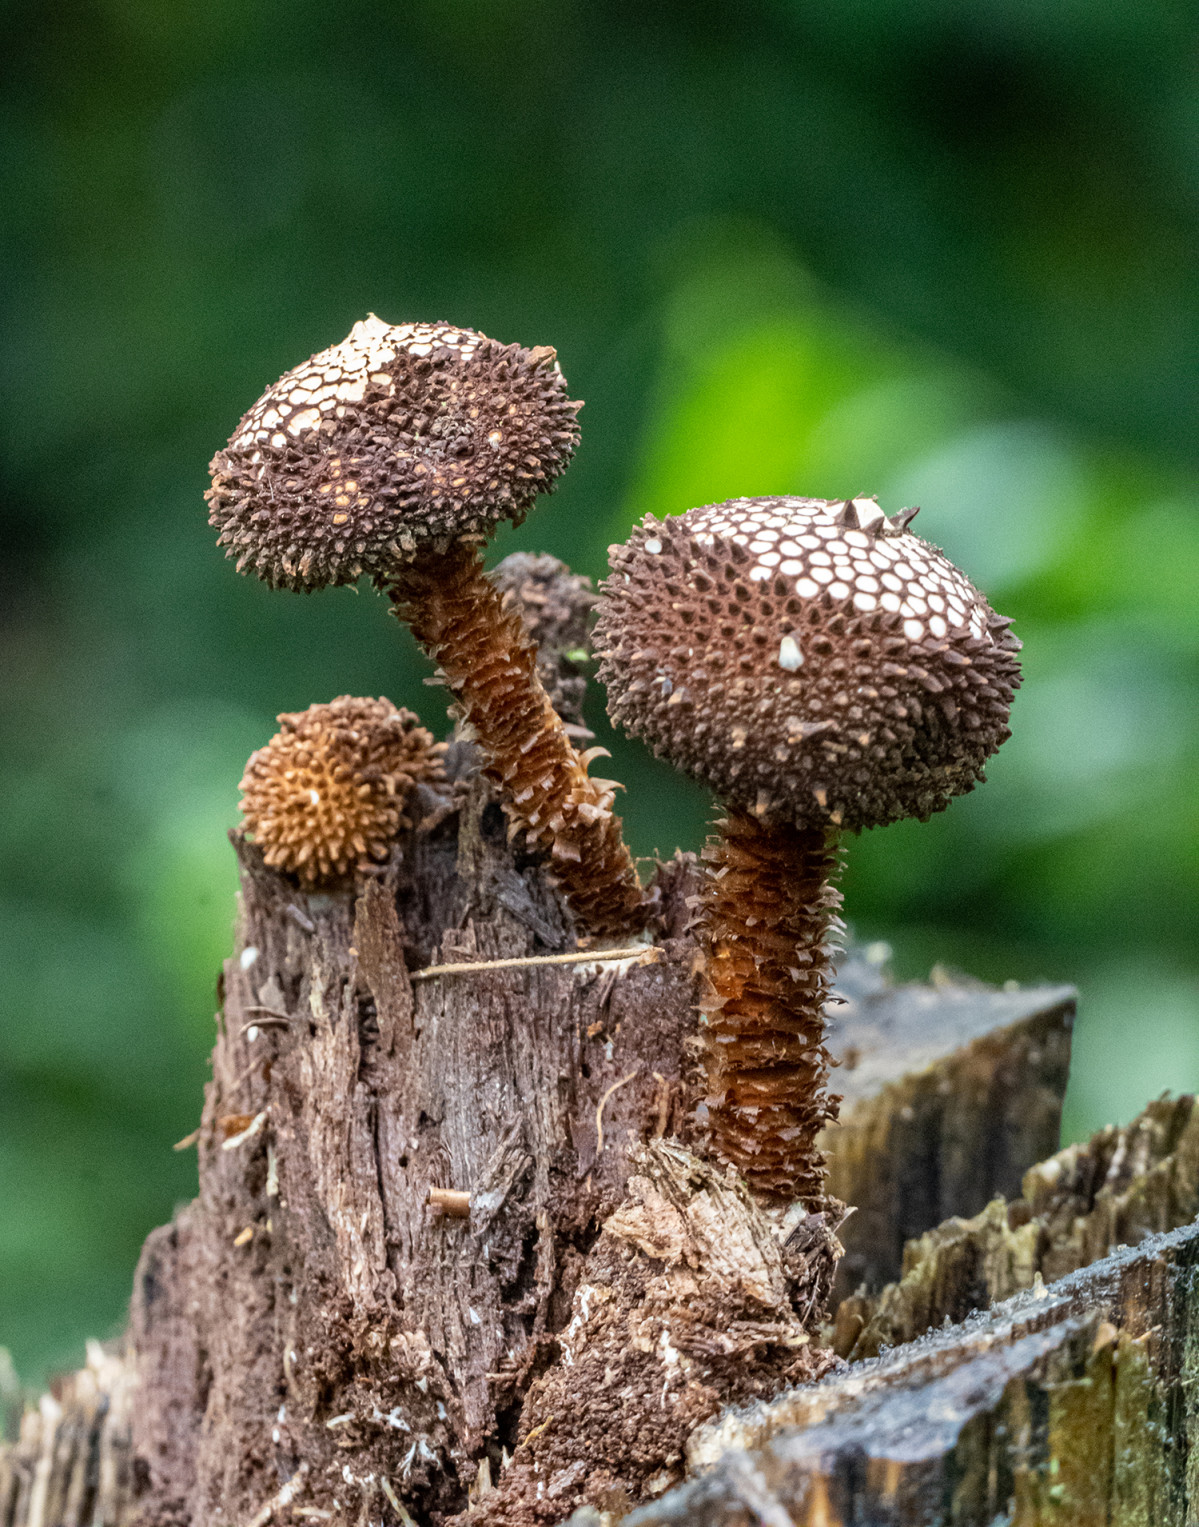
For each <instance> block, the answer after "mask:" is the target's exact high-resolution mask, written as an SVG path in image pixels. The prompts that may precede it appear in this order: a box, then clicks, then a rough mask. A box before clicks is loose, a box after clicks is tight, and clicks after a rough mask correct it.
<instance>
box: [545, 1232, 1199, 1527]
mask: <svg viewBox="0 0 1199 1527" xmlns="http://www.w3.org/2000/svg"><path fill="white" fill-rule="evenodd" d="M1197 1269H1199V1227H1196V1226H1195V1225H1188V1226H1186V1227H1185V1228H1183V1229H1180V1230H1176V1231H1173V1232H1172V1233H1170V1234H1168V1235H1161V1236H1152V1237H1150V1238H1149V1239H1147V1240H1146V1241H1144V1242H1143V1243H1142V1244H1141V1245H1140V1246H1139V1247H1136V1248H1133V1249H1124V1250H1121V1251H1118V1252H1116V1253H1114V1254H1113V1255H1112V1256H1110V1257H1107V1258H1105V1259H1103V1260H1102V1261H1100V1262H1098V1263H1096V1264H1095V1265H1094V1266H1093V1267H1090V1268H1087V1269H1084V1270H1082V1271H1080V1272H1076V1273H1072V1274H1070V1275H1069V1276H1068V1277H1066V1278H1063V1279H1061V1280H1060V1281H1059V1282H1057V1283H1055V1284H1054V1285H1053V1286H1052V1287H1049V1288H1046V1287H1040V1288H1037V1289H1035V1290H1033V1291H1031V1292H1028V1293H1023V1294H1018V1295H1016V1296H1015V1297H1014V1298H1012V1299H1011V1300H1009V1301H1007V1302H1006V1303H1004V1304H1002V1305H1000V1306H998V1307H997V1308H996V1309H994V1310H992V1311H991V1312H989V1313H987V1314H981V1315H977V1316H974V1317H973V1318H972V1319H970V1320H968V1321H967V1322H965V1323H964V1324H963V1325H960V1326H956V1327H952V1328H950V1329H948V1330H943V1331H939V1332H937V1333H935V1334H934V1335H930V1336H926V1337H924V1338H922V1339H921V1340H919V1341H917V1342H914V1343H912V1344H911V1345H909V1346H906V1347H902V1348H899V1349H897V1350H896V1351H894V1352H892V1353H891V1354H889V1355H888V1356H885V1357H881V1358H876V1359H873V1360H871V1361H867V1362H863V1363H860V1364H854V1365H852V1366H851V1367H850V1368H849V1369H848V1370H847V1371H846V1372H845V1373H843V1374H841V1375H839V1376H837V1377H835V1378H831V1379H827V1380H825V1381H824V1382H823V1383H821V1384H816V1385H811V1386H809V1387H807V1388H805V1389H803V1390H797V1391H795V1392H794V1393H792V1394H790V1395H787V1396H784V1397H782V1398H781V1399H779V1400H777V1401H775V1402H773V1403H772V1404H767V1405H761V1406H757V1407H752V1408H750V1409H748V1410H746V1411H744V1412H731V1413H729V1414H727V1415H726V1416H724V1417H723V1418H721V1420H720V1421H719V1422H717V1423H716V1424H714V1425H712V1426H708V1427H705V1428H702V1429H701V1430H700V1431H699V1433H698V1434H697V1435H696V1436H695V1437H694V1438H693V1439H692V1444H691V1448H690V1461H691V1464H692V1467H693V1468H694V1469H697V1470H701V1471H704V1472H702V1473H701V1474H700V1477H698V1478H697V1479H695V1480H694V1481H692V1482H691V1483H689V1484H687V1485H685V1486H684V1487H682V1488H681V1489H678V1490H674V1491H672V1492H670V1493H669V1494H668V1495H666V1496H664V1497H663V1498H662V1499H661V1500H660V1501H657V1502H655V1503H653V1504H651V1505H647V1506H644V1507H642V1508H640V1509H639V1510H637V1511H636V1512H634V1513H633V1514H632V1515H630V1516H629V1517H628V1518H627V1519H626V1521H627V1527H681V1524H683V1523H686V1524H687V1527H749V1524H751V1523H756V1524H768V1527H850V1524H855V1527H857V1524H862V1527H865V1524H870V1527H875V1524H877V1527H884V1524H885V1527H935V1524H940V1523H952V1524H954V1527H991V1524H995V1523H1001V1522H1004V1523H1012V1524H1020V1527H1034V1524H1045V1527H1050V1524H1052V1527H1059V1524H1066V1523H1068V1524H1071V1527H1103V1524H1106V1523H1113V1524H1115V1523H1121V1524H1138V1527H1140V1524H1144V1527H1174V1524H1178V1527H1182V1524H1183V1523H1189V1522H1192V1521H1194V1520H1195V1516H1196V1514H1197V1511H1199V1488H1197V1481H1199V1472H1197V1469H1196V1458H1197V1457H1199V1395H1197V1391H1196V1385H1195V1374H1196V1371H1197V1367H1199V1322H1197V1320H1196V1307H1195V1303H1194V1297H1193V1291H1194V1284H1195V1278H1196V1271H1197ZM573 1520H574V1527H584V1524H585V1523H587V1522H588V1521H590V1522H595V1520H596V1518H595V1516H594V1515H589V1514H586V1513H579V1514H578V1515H577V1516H576V1517H575V1518H574V1519H573Z"/></svg>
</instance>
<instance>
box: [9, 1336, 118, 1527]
mask: <svg viewBox="0 0 1199 1527" xmlns="http://www.w3.org/2000/svg"><path fill="white" fill-rule="evenodd" d="M135 1391H136V1383H135V1375H134V1371H133V1366H132V1364H130V1363H128V1362H124V1361H122V1360H121V1359H120V1358H118V1357H115V1356H113V1355H111V1354H110V1353H107V1352H105V1351H104V1349H103V1348H102V1347H101V1346H100V1344H99V1343H98V1342H89V1343H88V1361H87V1366H86V1367H84V1368H81V1369H80V1370H79V1372H78V1373H73V1374H71V1375H70V1376H69V1377H67V1378H66V1379H64V1380H63V1381H62V1382H61V1384H59V1385H58V1386H57V1387H56V1390H55V1392H54V1393H53V1394H46V1395H43V1396H42V1398H41V1401H40V1403H39V1404H38V1406H37V1407H36V1409H29V1410H27V1411H26V1412H25V1414H24V1416H23V1417H22V1418H21V1430H20V1436H19V1437H18V1438H17V1440H16V1441H15V1442H14V1443H13V1444H12V1445H11V1446H9V1447H0V1527H118V1524H120V1523H124V1522H126V1521H128V1520H129V1518H130V1513H131V1510H132V1502H133V1498H134V1494H135V1489H136V1483H137V1480H136V1473H137V1468H136V1460H135V1457H134V1453H133V1447H132V1443H131V1438H130V1415H131V1411H132V1407H133V1405H134V1403H135V1398H134V1396H135Z"/></svg>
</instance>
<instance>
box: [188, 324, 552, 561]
mask: <svg viewBox="0 0 1199 1527" xmlns="http://www.w3.org/2000/svg"><path fill="white" fill-rule="evenodd" d="M580 406H581V405H580V404H578V403H572V402H571V401H570V399H569V398H568V397H567V395H566V381H565V379H564V377H563V375H562V372H561V371H560V370H559V367H558V362H557V356H556V355H555V352H554V351H553V350H552V349H551V348H550V347H549V346H548V345H543V346H540V347H538V348H537V349H533V350H526V349H524V348H523V347H522V346H520V345H503V344H500V343H498V342H497V341H496V340H494V339H488V338H487V337H486V335H483V334H477V333H475V332H474V331H473V330H471V329H461V328H456V327H454V326H453V325H452V324H445V323H410V324H400V325H398V326H395V327H393V326H391V325H389V324H385V323H383V322H382V321H381V320H380V319H378V318H376V317H374V315H373V314H372V316H371V317H369V318H366V319H364V320H363V321H362V322H361V323H356V324H355V325H354V327H353V329H352V330H351V331H350V335H349V338H348V339H345V340H343V341H342V343H341V344H339V345H334V346H332V348H330V349H328V350H322V351H321V352H320V353H319V354H318V355H314V356H313V357H312V358H311V360H307V361H305V362H304V364H303V365H302V366H297V367H296V368H295V370H294V371H289V372H288V373H287V375H286V376H284V377H283V378H282V379H281V380H280V381H278V382H276V383H275V385H274V386H273V387H271V388H270V389H269V390H268V391H267V392H266V393H265V394H264V395H263V396H262V397H261V398H260V399H259V400H258V402H257V403H255V405H254V407H253V408H251V409H250V411H249V413H247V414H246V415H245V417H244V418H243V419H242V421H241V423H240V424H239V425H238V427H237V429H236V430H235V431H234V433H233V436H232V438H231V439H230V441H229V444H228V446H227V447H226V448H225V449H224V450H223V451H219V452H218V453H217V455H216V456H215V457H214V458H213V460H212V464H211V468H210V470H211V472H212V487H211V488H210V489H209V492H208V495H207V497H208V504H209V520H210V522H211V523H212V525H213V526H215V528H216V529H217V530H218V531H219V536H218V542H219V544H220V545H222V546H224V547H225V549H226V555H228V556H230V557H233V558H235V559H236V561H237V568H238V571H239V572H253V573H256V574H257V575H258V577H260V578H262V579H263V580H264V581H265V582H266V583H268V584H270V585H272V587H276V588H291V589H301V590H307V589H315V588H323V587H325V586H327V585H331V584H344V583H353V582H354V581H355V580H356V579H357V578H358V577H359V576H360V575H361V574H362V573H367V574H369V575H370V576H372V577H374V578H375V579H377V580H379V581H386V579H387V577H388V576H389V574H390V573H392V572H393V571H394V570H395V568H396V566H397V564H399V563H401V562H403V561H405V560H407V559H409V558H410V557H412V556H413V554H415V553H416V552H418V551H419V550H420V549H421V548H422V547H424V546H428V545H434V546H443V547H444V546H446V545H448V544H449V543H450V542H451V541H454V540H457V539H460V538H474V539H476V540H482V539H486V538H487V537H488V536H489V535H490V534H491V533H492V531H493V530H494V528H495V526H496V525H497V524H498V523H499V521H501V520H511V521H512V522H513V523H514V524H519V523H520V522H521V520H523V519H524V517H525V515H526V514H527V513H528V511H529V508H530V506H531V505H532V503H533V500H534V499H535V498H536V497H537V495H538V494H539V493H545V492H547V491H548V490H549V489H550V488H552V487H553V484H554V481H555V479H556V478H557V477H558V475H559V474H560V473H561V472H562V470H563V469H564V468H565V466H566V465H567V463H568V462H569V460H570V458H571V455H572V453H573V452H574V449H575V446H576V445H577V444H578V438H579V430H578V421H577V418H576V415H577V413H578V409H579V407H580Z"/></svg>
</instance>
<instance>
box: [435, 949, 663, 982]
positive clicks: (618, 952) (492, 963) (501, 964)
mask: <svg viewBox="0 0 1199 1527" xmlns="http://www.w3.org/2000/svg"><path fill="white" fill-rule="evenodd" d="M661 953H662V951H661V950H660V949H655V948H654V947H653V946H652V945H647V946H646V947H645V948H644V949H582V950H577V951H576V952H575V953H573V954H527V955H522V956H520V957H519V958H514V959H511V960H467V961H466V962H465V963H464V964H460V965H426V966H425V968H424V970H417V971H414V972H413V973H412V975H411V976H410V977H409V979H410V980H412V981H429V980H432V978H433V977H434V976H451V975H461V974H462V973H463V972H464V971H468V970H472V971H474V970H515V969H517V967H518V966H523V965H585V964H587V963H588V962H589V961H590V960H636V962H637V964H638V965H648V964H652V963H653V962H654V961H656V960H657V959H659V958H660V957H661Z"/></svg>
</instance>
